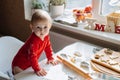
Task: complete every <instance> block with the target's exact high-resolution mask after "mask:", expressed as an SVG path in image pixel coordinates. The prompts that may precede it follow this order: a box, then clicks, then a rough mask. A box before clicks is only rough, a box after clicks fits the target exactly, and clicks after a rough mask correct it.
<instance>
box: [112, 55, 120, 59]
mask: <svg viewBox="0 0 120 80" xmlns="http://www.w3.org/2000/svg"><path fill="white" fill-rule="evenodd" d="M117 58H119V57H118V56H115V55H110V59H112V60H113V59H117Z"/></svg>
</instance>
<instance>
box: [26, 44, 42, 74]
mask: <svg viewBox="0 0 120 80" xmlns="http://www.w3.org/2000/svg"><path fill="white" fill-rule="evenodd" d="M37 49H38V45H37V44H36V43H33V44H30V49H29V51H28V54H29V60H30V62H31V66H32V68H33V69H34V71H35V72H36V71H40V66H39V64H38V59H37V54H36V51H37Z"/></svg>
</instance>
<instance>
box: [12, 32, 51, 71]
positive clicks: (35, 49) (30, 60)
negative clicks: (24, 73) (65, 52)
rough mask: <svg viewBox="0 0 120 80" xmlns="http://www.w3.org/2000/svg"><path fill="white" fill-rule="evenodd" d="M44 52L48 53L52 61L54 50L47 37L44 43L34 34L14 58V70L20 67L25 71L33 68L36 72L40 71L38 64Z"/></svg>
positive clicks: (48, 57)
mask: <svg viewBox="0 0 120 80" xmlns="http://www.w3.org/2000/svg"><path fill="white" fill-rule="evenodd" d="M43 50H44V51H45V53H46V57H47V59H48V60H52V59H53V57H52V48H51V44H50V40H49V36H48V35H47V36H46V37H45V38H44V41H42V40H41V39H40V38H39V37H37V36H36V35H35V34H34V33H32V35H31V36H30V37H29V38H28V40H27V41H26V42H25V44H24V45H23V46H22V47H21V48H20V50H19V51H18V53H17V55H16V56H15V57H14V59H13V62H12V68H13V67H14V66H18V67H20V68H21V69H23V70H25V69H26V68H28V67H30V66H32V68H33V69H34V71H39V70H40V66H39V64H38V59H39V57H40V56H41V54H42V52H43Z"/></svg>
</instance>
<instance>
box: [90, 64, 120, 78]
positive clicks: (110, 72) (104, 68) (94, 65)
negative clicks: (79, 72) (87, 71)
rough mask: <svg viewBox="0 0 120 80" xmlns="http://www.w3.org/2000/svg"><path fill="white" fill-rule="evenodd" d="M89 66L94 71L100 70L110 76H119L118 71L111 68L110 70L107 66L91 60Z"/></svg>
mask: <svg viewBox="0 0 120 80" xmlns="http://www.w3.org/2000/svg"><path fill="white" fill-rule="evenodd" d="M91 66H92V68H93V69H94V70H95V71H98V72H101V73H105V74H108V75H112V76H115V77H119V78H120V74H119V73H118V72H116V71H113V70H111V69H109V68H106V67H104V66H102V65H99V64H97V63H94V62H91Z"/></svg>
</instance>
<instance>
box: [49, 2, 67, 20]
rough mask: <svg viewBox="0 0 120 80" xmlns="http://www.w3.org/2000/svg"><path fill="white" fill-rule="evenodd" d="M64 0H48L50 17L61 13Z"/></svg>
mask: <svg viewBox="0 0 120 80" xmlns="http://www.w3.org/2000/svg"><path fill="white" fill-rule="evenodd" d="M65 3H66V0H50V2H49V11H50V14H51V17H53V18H54V17H57V16H60V15H62V14H63V12H64V8H65Z"/></svg>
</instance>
